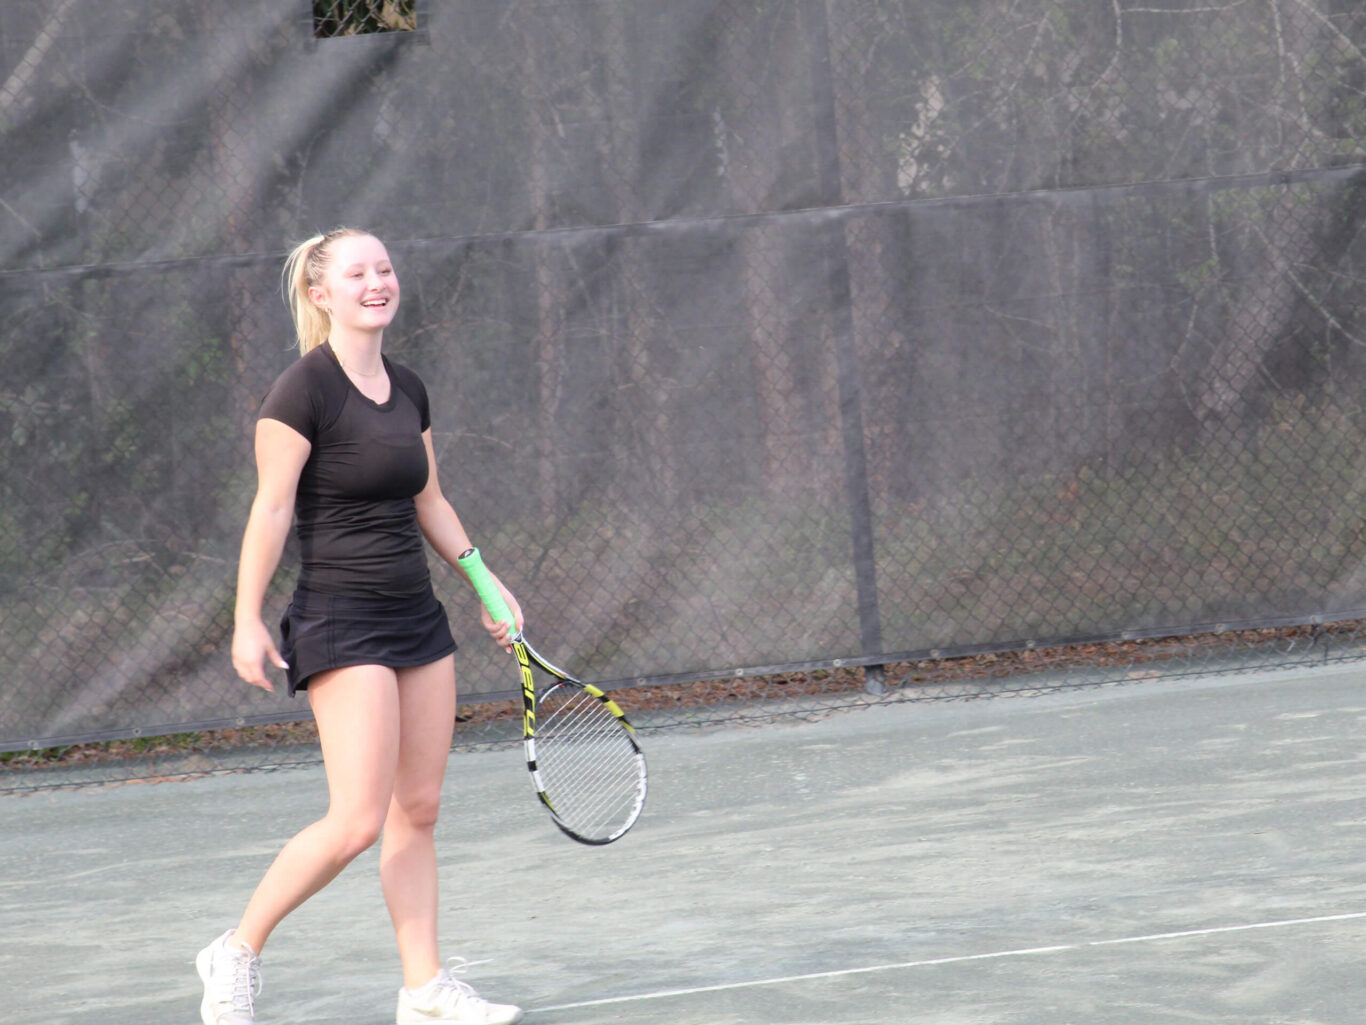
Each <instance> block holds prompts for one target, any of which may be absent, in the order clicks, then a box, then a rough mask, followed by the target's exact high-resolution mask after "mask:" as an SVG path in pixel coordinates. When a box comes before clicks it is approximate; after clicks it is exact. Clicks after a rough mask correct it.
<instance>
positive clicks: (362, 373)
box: [332, 348, 384, 377]
mask: <svg viewBox="0 0 1366 1025" xmlns="http://www.w3.org/2000/svg"><path fill="white" fill-rule="evenodd" d="M332 355H334V356H336V357H337V363H338V364H339V365H340V366H341V368H342V369H343V370H345V371H346V372H347V373H348V374H355V375H356V376H357V377H379V376H380V375H381V374H383V373H384V357H382V356H381V357H380V363H379V369H378V370H372V371H371V372H370V373H368V374H367V373H366V372H365V371H364V370H357V369H356V368H355V367H348V366H347V365H346V360H344V359H342V357H341V353H340V352H338V351H337V350H336V349H335V348H333V350H332Z"/></svg>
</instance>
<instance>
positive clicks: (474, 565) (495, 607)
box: [455, 548, 517, 634]
mask: <svg viewBox="0 0 1366 1025" xmlns="http://www.w3.org/2000/svg"><path fill="white" fill-rule="evenodd" d="M455 561H456V562H458V563H460V568H461V569H463V570H464V571H465V575H466V576H468V577H469V578H470V583H471V584H473V585H474V590H475V593H477V594H478V595H479V600H480V601H482V602H483V603H484V608H486V609H488V610H489V615H490V616H492V617H493V621H494V622H495V623H506V624H507V625H508V626H509V627H510V628H511V629H512V632H513V633H514V634H515V633H516V632H517V620H516V619H515V618H513V615H512V610H511V609H510V608H508V603H507V601H506V600H504V598H503V592H502V591H500V590H498V585H497V584H496V583H494V582H493V574H492V573H490V572H489V570H488V567H487V566H485V565H484V560H483V557H482V556H480V554H479V549H478V548H471V549H470V550H469V551H467V552H465V553H464V554H463V555H461V556H460V557H459V558H458V559H456V560H455Z"/></svg>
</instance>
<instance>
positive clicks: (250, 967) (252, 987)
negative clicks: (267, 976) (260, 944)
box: [232, 947, 261, 1016]
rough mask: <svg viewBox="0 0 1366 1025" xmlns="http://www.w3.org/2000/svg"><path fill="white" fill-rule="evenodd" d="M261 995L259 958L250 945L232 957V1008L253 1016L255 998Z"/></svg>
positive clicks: (254, 1012)
mask: <svg viewBox="0 0 1366 1025" xmlns="http://www.w3.org/2000/svg"><path fill="white" fill-rule="evenodd" d="M260 995H261V959H260V958H259V957H257V956H256V951H254V950H252V949H251V948H250V947H243V948H242V952H241V953H240V954H237V955H235V956H234V957H233V966H232V1009H233V1010H234V1011H246V1012H247V1014H249V1015H252V1016H255V1014H256V1005H255V998H256V997H259V996H260Z"/></svg>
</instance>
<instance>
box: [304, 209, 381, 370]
mask: <svg viewBox="0 0 1366 1025" xmlns="http://www.w3.org/2000/svg"><path fill="white" fill-rule="evenodd" d="M367 237H373V236H371V235H370V232H368V231H361V230H360V229H359V228H333V229H332V230H331V231H329V232H327V233H326V234H325V235H314V236H313V237H312V238H310V239H307V240H305V241H303V242H300V243H299V244H298V245H297V246H295V247H294V251H293V252H291V253H290V254H289V258H288V259H286V260H285V269H284V274H283V283H284V291H285V304H286V305H287V306H289V313H290V316H292V317H293V318H294V333H295V334H296V335H297V336H298V338H299V355H300V356H303V355H305V354H306V353H308V352H310V351H311V350H313V349H316V348H317V347H318V346H320V345H322V343H323V342H325V341H327V336H328V335H329V334H330V333H331V331H332V318H331V317H330V316H329V315H328V313H327V311H326V310H324V309H323V308H322V307H320V306H319V305H318V304H317V303H315V302H314V301H313V300H312V299H311V298H309V295H308V289H309V286H311V285H321V284H322V281H323V274H324V273H325V272H326V271H327V266H328V264H329V263H331V260H332V252H331V251H332V243H333V242H336V241H337V240H338V239H343V238H367Z"/></svg>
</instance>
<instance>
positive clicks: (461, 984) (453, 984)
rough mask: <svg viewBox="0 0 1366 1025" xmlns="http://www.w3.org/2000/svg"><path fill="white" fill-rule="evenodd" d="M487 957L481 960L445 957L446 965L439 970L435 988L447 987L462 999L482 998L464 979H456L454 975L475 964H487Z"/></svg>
mask: <svg viewBox="0 0 1366 1025" xmlns="http://www.w3.org/2000/svg"><path fill="white" fill-rule="evenodd" d="M488 963H489V959H488V958H485V959H484V960H482V961H466V960H465V959H464V958H463V957H450V958H447V959H446V967H445V968H443V969H442V970H441V974H440V975H438V976H437V977H436V984H437V988H439V989H449V990H453V991H454V992H455V993H457V994H458V995H459V996H460V998H461V999H462V1000H482V999H483V998H482V997H480V996H479V994H478V993H477V992H476V991H475V988H474V987H473V986H471V985H470V984H469V983H468V982H466V981H465V980H464V979H457V978H456V976H457V975H459V974H462V973H463V972H465V971H466V970H467V969H469V968H473V967H474V966H475V965H480V964H488Z"/></svg>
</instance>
